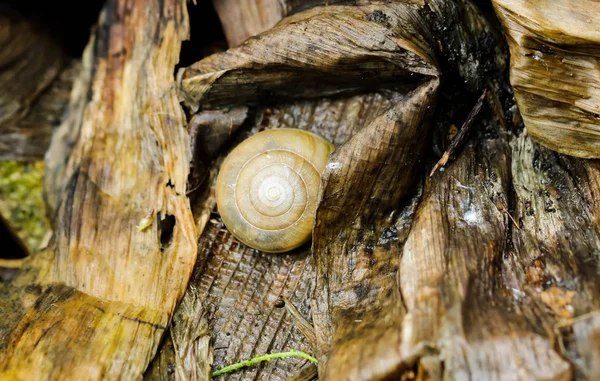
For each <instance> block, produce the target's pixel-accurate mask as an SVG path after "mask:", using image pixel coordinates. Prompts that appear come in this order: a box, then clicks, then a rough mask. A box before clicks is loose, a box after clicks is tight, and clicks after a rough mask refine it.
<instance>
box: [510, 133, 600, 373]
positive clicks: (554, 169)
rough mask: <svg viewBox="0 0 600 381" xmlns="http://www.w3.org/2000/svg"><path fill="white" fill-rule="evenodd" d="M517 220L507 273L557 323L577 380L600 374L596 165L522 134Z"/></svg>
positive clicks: (517, 148) (516, 152) (516, 150)
mask: <svg viewBox="0 0 600 381" xmlns="http://www.w3.org/2000/svg"><path fill="white" fill-rule="evenodd" d="M512 152H513V161H512V174H513V186H514V190H515V195H516V200H515V206H516V208H515V209H516V210H515V213H516V218H517V219H518V221H519V223H520V226H521V228H520V229H519V230H514V231H513V234H512V243H513V245H514V252H509V253H510V255H509V256H507V264H510V266H507V268H506V270H507V271H506V272H507V275H506V276H505V278H506V279H508V280H509V282H508V283H509V285H510V287H511V288H513V289H515V290H520V293H519V295H517V296H518V297H519V298H524V299H526V300H531V302H533V303H535V304H537V305H538V306H539V308H540V309H541V310H543V311H544V313H543V314H541V316H542V318H543V319H544V320H546V322H545V324H546V325H547V326H550V327H552V328H553V331H554V332H553V333H554V334H556V335H557V341H558V344H562V347H563V348H562V355H563V356H564V357H565V358H566V359H568V360H570V361H571V362H572V364H573V367H572V368H573V371H574V375H575V376H576V377H577V378H578V379H590V380H593V379H595V378H597V377H598V376H599V375H600V374H599V373H598V369H597V368H596V365H595V364H594V361H593V359H597V358H598V357H599V356H600V350H599V349H598V347H597V346H596V345H595V342H596V340H597V339H596V337H597V336H598V334H599V332H600V331H599V330H598V329H599V327H598V325H597V324H598V323H597V319H596V316H597V311H598V308H599V304H600V282H599V279H598V275H597V266H598V253H599V248H600V225H599V224H598V222H599V220H598V210H600V209H599V206H600V199H599V198H598V195H599V193H598V190H599V189H600V188H599V187H600V169H599V167H598V163H597V162H593V161H587V160H580V159H575V158H573V157H569V156H564V155H560V154H557V153H556V152H553V151H550V150H549V149H547V148H545V147H543V146H542V145H540V144H538V143H535V142H533V141H532V140H530V139H529V138H528V137H527V136H526V135H525V134H521V135H520V136H519V137H517V138H515V139H514V141H513V142H512Z"/></svg>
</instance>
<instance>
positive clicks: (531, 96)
mask: <svg viewBox="0 0 600 381" xmlns="http://www.w3.org/2000/svg"><path fill="white" fill-rule="evenodd" d="M492 2H493V4H494V6H495V8H496V13H497V15H498V17H499V19H500V20H501V21H502V24H503V27H504V31H505V34H506V39H507V41H508V44H509V46H510V52H511V71H510V80H511V84H512V85H513V87H514V89H515V97H516V99H517V103H518V105H519V109H520V110H521V114H522V116H523V120H524V121H525V126H526V127H527V130H528V132H529V134H530V135H531V136H532V137H533V138H534V140H536V141H538V142H540V143H542V144H543V145H544V146H546V147H549V148H551V149H552V150H554V151H558V152H561V153H564V154H567V155H573V156H577V157H584V158H600V118H599V115H600V85H599V83H600V65H599V61H598V49H599V48H600V35H599V34H598V27H599V26H600V4H598V2H596V1H593V0H581V1H569V0H559V1H554V0H553V1H547V0H535V1H531V0H493V1H492Z"/></svg>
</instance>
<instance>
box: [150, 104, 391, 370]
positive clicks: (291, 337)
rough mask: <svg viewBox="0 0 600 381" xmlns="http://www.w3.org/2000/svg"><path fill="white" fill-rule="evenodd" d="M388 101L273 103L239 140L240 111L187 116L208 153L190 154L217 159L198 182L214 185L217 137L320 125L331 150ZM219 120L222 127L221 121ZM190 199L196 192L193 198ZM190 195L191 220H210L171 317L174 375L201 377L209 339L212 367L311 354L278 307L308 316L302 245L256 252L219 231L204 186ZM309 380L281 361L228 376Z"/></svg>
mask: <svg viewBox="0 0 600 381" xmlns="http://www.w3.org/2000/svg"><path fill="white" fill-rule="evenodd" d="M391 98H393V97H392V95H391V94H389V93H382V94H364V95H357V96H351V97H341V98H334V99H328V98H324V99H320V100H307V101H298V102H293V103H289V104H274V105H271V106H267V107H262V108H259V109H258V110H255V111H254V112H251V114H252V115H249V116H248V118H250V119H249V120H246V121H245V123H246V125H247V127H251V128H250V130H249V131H247V130H245V131H243V132H240V133H238V134H231V133H230V131H231V126H232V123H233V126H237V125H238V124H240V123H241V118H240V116H241V114H240V111H241V109H239V108H237V109H236V108H233V109H231V110H229V111H227V112H225V111H210V110H209V111H203V112H200V113H199V114H197V115H196V116H194V117H193V118H192V123H190V127H194V128H191V129H190V131H192V132H194V131H195V132H196V133H195V134H193V136H195V141H196V143H195V146H196V147H206V149H204V150H195V151H194V152H196V153H197V156H196V157H195V160H200V161H199V162H200V163H204V164H202V165H201V166H200V167H202V168H204V166H205V165H206V163H208V162H210V161H211V160H214V159H215V158H216V155H217V154H220V158H217V159H216V160H215V162H214V167H215V168H213V170H212V171H211V172H209V173H207V176H208V177H207V178H206V179H205V180H204V181H205V182H204V183H203V184H204V186H206V184H209V185H210V184H212V182H213V181H214V177H215V174H216V171H217V170H218V166H219V164H220V162H221V161H222V159H223V156H224V155H225V154H226V153H227V151H228V149H227V150H225V152H221V151H219V150H216V147H223V144H224V143H223V140H222V139H225V142H229V144H228V145H227V146H224V147H231V146H232V145H235V144H236V143H237V142H239V141H241V140H242V139H244V138H246V137H247V136H249V135H250V134H253V133H256V132H258V131H260V130H263V129H269V128H278V127H282V126H287V127H295V128H302V129H307V130H312V129H313V128H314V127H315V126H316V125H318V126H319V129H318V131H316V132H318V133H320V134H323V135H324V136H327V137H328V138H330V139H331V140H330V141H332V142H334V143H336V144H342V143H344V142H345V141H346V140H347V139H348V138H349V137H350V136H351V135H353V134H354V133H355V132H356V131H358V130H360V129H361V128H362V127H363V125H364V124H365V123H366V124H368V123H369V122H370V121H371V120H373V119H375V118H376V117H377V116H379V115H381V114H383V113H384V112H385V111H386V110H387V109H388V108H389V107H390V104H391ZM243 115H246V114H245V113H244V114H243ZM198 120H212V121H214V122H213V124H212V125H211V127H210V128H209V127H208V126H206V127H205V128H204V129H202V128H198V127H201V125H198V124H197V123H196V122H197V121H198ZM221 120H226V121H227V123H220V122H219V121H221ZM236 128H237V127H236ZM215 137H220V138H217V139H215ZM219 142H221V143H219ZM208 147H211V149H208ZM200 154H201V155H200ZM213 185H214V184H213ZM196 193H199V195H198V196H197V197H195V194H196ZM191 197H192V199H193V200H195V201H194V202H193V203H192V205H193V210H194V214H195V216H196V219H197V220H199V221H200V220H205V219H209V218H210V221H211V222H210V223H209V224H208V225H207V228H206V229H205V230H204V232H203V233H202V236H201V237H200V240H199V256H198V260H197V262H196V268H195V271H194V275H193V276H192V278H191V279H190V285H189V288H188V291H187V292H186V295H185V296H184V299H183V301H182V304H181V305H180V307H179V308H178V310H177V313H176V314H175V316H174V317H173V325H172V327H171V333H172V336H173V341H174V342H175V343H176V345H177V347H178V348H180V351H179V352H178V353H180V355H179V356H178V362H177V367H176V372H178V374H179V375H181V377H182V379H202V378H201V377H194V375H197V371H198V368H199V367H201V366H204V364H206V362H207V357H206V356H207V353H205V352H200V351H196V350H194V348H198V347H199V346H198V344H199V343H201V342H204V341H205V340H207V339H208V338H210V342H211V345H212V346H213V347H214V348H215V349H214V352H211V353H210V357H213V356H214V363H213V368H220V367H222V366H225V365H228V364H230V363H233V362H236V361H242V360H246V359H248V358H250V357H253V356H255V355H259V354H263V353H267V352H274V351H285V350H290V349H296V350H304V351H306V352H309V353H314V352H315V350H316V340H315V338H314V337H313V338H310V339H307V338H306V337H305V336H304V333H303V331H301V330H300V328H301V323H300V322H299V321H298V319H297V318H294V317H293V315H291V313H290V311H289V310H288V311H287V312H286V310H287V308H286V307H284V304H285V303H283V299H284V298H285V299H287V302H289V303H291V304H292V305H293V306H295V307H297V309H298V310H299V313H300V315H301V316H303V317H304V318H309V317H310V315H311V314H310V308H311V307H310V303H311V298H312V292H313V289H314V278H313V277H314V274H315V272H314V266H313V264H312V258H311V257H310V255H309V251H310V250H309V249H310V248H309V247H307V246H305V247H303V248H300V249H298V250H296V252H293V253H290V254H286V255H278V256H273V255H268V254H265V253H260V252H257V251H256V250H253V249H250V248H248V247H247V246H245V245H243V244H241V243H239V242H237V240H236V239H235V238H234V237H233V236H232V235H231V233H229V232H228V231H227V230H226V229H225V228H224V226H223V225H222V223H221V222H220V220H219V216H218V212H216V211H215V210H214V209H215V205H216V203H215V200H214V190H212V189H210V187H209V192H208V193H206V192H202V191H201V190H200V189H198V191H197V192H194V195H192V196H191ZM261 274H263V275H261ZM200 316H206V318H207V319H208V321H209V322H210V326H209V330H208V331H202V329H201V330H200V332H199V331H198V329H199V328H201V326H202V325H201V324H200V325H199V324H190V322H193V321H194V320H195V319H197V318H198V317H200ZM200 333H201V334H200ZM209 363H210V362H209ZM164 369H165V368H164V367H163V370H164ZM159 373H160V372H159ZM160 374H161V377H164V375H165V373H164V372H162V373H160ZM311 374H315V370H314V365H312V364H305V363H304V362H303V360H300V361H299V360H295V359H287V360H279V361H276V362H271V363H269V364H265V365H263V366H260V367H257V368H255V369H251V370H249V371H248V372H247V373H242V374H237V375H231V378H233V379H238V378H239V379H248V378H257V379H268V380H272V379H273V380H286V379H290V378H291V377H305V376H307V375H308V376H309V379H310V375H311ZM298 379H302V378H298Z"/></svg>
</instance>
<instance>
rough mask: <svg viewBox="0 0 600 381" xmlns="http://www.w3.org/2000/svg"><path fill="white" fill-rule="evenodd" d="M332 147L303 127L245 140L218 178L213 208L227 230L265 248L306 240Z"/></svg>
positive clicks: (276, 249) (287, 246)
mask: <svg viewBox="0 0 600 381" xmlns="http://www.w3.org/2000/svg"><path fill="white" fill-rule="evenodd" d="M333 150H334V146H333V145H332V144H330V143H329V142H327V141H326V140H325V139H323V138H321V137H319V136H317V135H315V134H313V133H310V132H307V131H303V130H297V129H290V128H279V129H273V130H266V131H262V132H259V133H257V134H255V135H253V136H251V137H250V138H248V139H246V140H244V141H243V142H242V143H241V144H239V145H238V146H237V147H235V149H233V150H232V151H231V153H230V154H229V155H228V156H227V158H226V159H225V161H224V162H223V165H222V166H221V169H220V171H219V175H218V177H217V185H216V198H217V207H218V209H219V213H220V214H221V218H222V219H223V223H224V224H225V226H226V227H227V229H228V230H229V231H230V232H231V233H232V234H233V235H234V236H235V237H236V238H237V239H238V240H239V241H241V242H242V243H244V244H246V245H248V246H250V247H252V248H255V249H258V250H261V251H265V252H272V253H279V252H284V251H289V250H292V249H294V248H296V247H298V246H300V245H302V244H303V243H305V242H307V241H308V240H309V239H310V236H311V232H312V228H313V223H314V217H315V211H316V206H317V195H318V192H319V186H320V183H321V175H322V173H323V170H324V169H325V166H326V164H327V161H328V159H329V155H330V154H331V152H332V151H333Z"/></svg>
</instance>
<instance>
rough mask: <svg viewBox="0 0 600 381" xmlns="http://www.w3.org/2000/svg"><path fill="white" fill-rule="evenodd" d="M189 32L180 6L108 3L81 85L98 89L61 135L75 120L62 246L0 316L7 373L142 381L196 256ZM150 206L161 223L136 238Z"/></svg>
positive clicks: (59, 235) (1, 364)
mask: <svg viewBox="0 0 600 381" xmlns="http://www.w3.org/2000/svg"><path fill="white" fill-rule="evenodd" d="M188 32H189V31H188V19H187V9H186V4H185V2H184V1H177V0H166V1H159V0H114V1H109V2H108V3H107V4H106V6H105V8H104V9H103V11H102V14H101V17H100V22H99V27H98V30H97V31H96V33H95V36H94V37H93V38H92V40H91V42H90V44H89V46H88V48H87V50H86V57H85V58H84V65H83V69H82V72H81V73H80V78H79V81H78V85H79V86H83V88H85V87H86V86H84V85H85V84H89V86H88V87H87V88H88V91H74V92H73V97H72V100H71V103H72V104H75V105H81V107H76V108H74V109H73V110H72V112H73V114H70V115H69V118H68V119H67V120H66V121H65V122H64V124H63V125H62V126H61V131H59V135H58V136H68V135H69V134H70V133H71V132H70V131H65V130H68V129H71V128H73V129H74V130H75V132H76V134H75V135H71V137H74V136H76V137H77V138H76V139H74V140H72V141H73V142H74V145H73V146H72V147H69V146H68V145H62V141H61V140H60V139H58V140H57V141H56V142H57V143H56V144H57V145H58V146H57V147H54V152H55V153H56V152H57V151H58V153H57V155H56V156H50V157H49V161H52V159H53V158H59V159H60V158H61V155H62V157H64V158H66V159H63V161H62V162H60V161H59V162H58V163H54V162H52V163H49V164H51V166H53V167H54V168H57V167H59V168H61V169H60V171H59V172H61V171H62V173H63V175H64V176H63V177H62V178H63V179H67V180H66V181H64V183H63V184H64V185H63V186H64V188H62V187H61V186H59V184H60V179H58V180H56V179H55V181H56V183H55V184H57V187H56V188H55V189H47V191H51V192H57V193H55V194H60V195H62V197H61V198H57V204H56V207H57V211H56V215H55V224H54V225H55V235H54V239H53V245H52V247H51V248H50V249H49V250H48V251H47V252H45V253H41V254H40V256H38V257H37V258H36V259H34V260H33V261H35V263H33V267H32V270H31V271H29V272H25V273H24V274H23V275H22V276H21V277H20V278H17V279H15V280H14V281H13V283H12V284H10V285H7V286H5V287H4V288H3V290H2V291H3V293H5V294H6V295H7V297H6V299H5V300H6V301H5V303H4V310H5V311H7V313H8V315H9V316H12V317H14V319H10V321H7V322H2V323H1V324H0V378H2V379H6V378H11V377H12V376H14V375H18V376H21V377H23V378H28V379H65V378H71V377H73V375H75V378H76V379H87V378H92V379H97V378H102V379H135V378H137V377H139V376H141V374H142V372H143V371H144V370H145V368H146V366H147V365H148V363H149V362H150V359H151V358H152V356H153V355H154V353H155V351H156V347H157V345H158V342H159V339H160V337H161V336H162V334H163V333H164V329H165V327H166V326H167V324H168V322H169V317H170V315H171V314H172V312H173V310H174V307H175V305H176V303H177V302H178V301H179V299H180V298H181V297H182V295H183V292H184V291H185V287H186V285H187V282H188V279H189V276H190V274H191V271H192V267H193V264H194V261H195V257H196V235H195V226H194V223H193V218H192V213H191V210H190V206H189V201H188V199H187V198H186V195H185V193H186V181H187V176H188V173H189V160H190V157H191V154H190V148H189V147H190V144H189V139H188V135H187V132H186V129H185V124H186V121H185V116H184V113H183V110H182V109H181V107H180V105H179V102H178V100H177V97H176V93H175V89H174V86H173V83H174V77H173V72H174V68H175V65H176V64H177V61H178V59H179V53H180V45H181V42H182V40H183V39H185V38H187V37H188ZM78 89H79V90H81V88H78ZM64 147H68V148H70V150H66V151H62V152H61V150H60V149H61V148H64ZM61 166H62V167H61ZM50 183H51V184H52V182H50ZM60 189H64V191H62V192H61V191H60ZM149 210H154V211H155V214H154V220H153V224H152V226H150V227H149V228H148V229H146V230H144V231H143V232H139V231H138V230H137V229H136V225H137V224H138V222H139V220H140V219H141V218H143V217H144V216H145V215H146V214H147V213H148V211H149ZM168 221H170V225H169V224H166V223H165V222H168ZM35 273H37V275H35ZM30 283H34V284H35V283H39V284H40V285H43V286H41V287H44V288H46V287H48V290H49V291H48V292H49V293H50V295H54V294H56V293H58V294H59V295H61V299H60V300H59V301H56V302H55V303H54V302H53V303H52V304H51V305H50V306H49V308H40V306H42V305H43V304H44V300H45V298H46V296H45V295H47V293H43V294H41V295H33V297H32V294H31V293H27V292H25V291H26V290H27V289H24V285H27V284H30ZM59 283H60V284H62V285H61V286H58V285H57V284H59ZM46 285H48V286H46ZM64 290H68V291H64ZM59 333H60V334H59ZM107 343H108V345H107Z"/></svg>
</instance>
